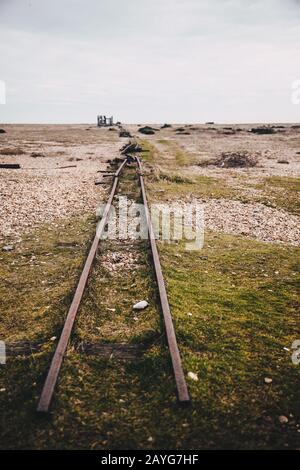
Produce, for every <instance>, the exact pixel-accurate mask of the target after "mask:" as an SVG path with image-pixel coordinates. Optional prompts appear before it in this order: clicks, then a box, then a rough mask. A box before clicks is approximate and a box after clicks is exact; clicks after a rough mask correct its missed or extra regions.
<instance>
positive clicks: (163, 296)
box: [37, 157, 190, 413]
mask: <svg viewBox="0 0 300 470" xmlns="http://www.w3.org/2000/svg"><path fill="white" fill-rule="evenodd" d="M129 158H130V157H128V159H129ZM128 159H127V158H126V159H125V160H124V161H123V162H122V164H121V165H120V166H119V168H118V170H117V171H116V173H114V174H113V175H112V176H113V177H114V180H113V184H112V188H111V192H110V195H109V198H108V201H107V203H106V206H105V209H104V212H103V216H102V219H101V221H100V222H99V224H98V226H97V231H96V235H95V238H94V241H93V243H92V246H91V249H90V251H89V254H88V257H87V259H86V262H85V265H84V268H83V271H82V273H81V276H80V279H79V282H78V285H77V288H76V291H75V294H74V297H73V300H72V303H71V306H70V308H69V311H68V314H67V317H66V321H65V324H64V327H63V330H62V333H61V336H60V339H59V342H58V345H57V347H56V350H55V353H54V355H53V358H52V361H51V365H50V368H49V371H48V374H47V377H46V380H45V383H44V386H43V390H42V393H41V396H40V400H39V403H38V406H37V411H38V412H41V413H47V412H48V411H49V407H50V404H51V400H52V397H53V393H54V390H55V386H56V383H57V379H58V375H59V372H60V369H61V366H62V362H63V357H64V354H65V352H66V349H67V346H68V342H69V339H70V336H71V333H72V329H73V326H74V322H75V319H76V315H77V312H78V309H79V306H80V302H81V299H82V296H83V293H84V289H85V287H86V284H87V280H88V277H89V274H90V271H91V268H92V264H93V261H94V258H95V255H96V253H97V249H98V245H99V241H100V239H101V236H102V233H103V230H104V228H105V225H106V223H107V220H108V215H109V210H110V208H111V205H112V201H113V198H114V196H115V193H116V190H117V186H118V181H119V175H120V173H121V171H122V169H123V168H124V166H125V165H126V162H127V161H128ZM136 162H137V165H138V169H139V172H138V174H139V181H140V186H141V192H142V198H143V203H144V207H145V215H146V221H147V227H148V235H149V241H150V247H151V252H152V257H153V264H154V270H155V275H156V280H157V286H158V291H159V298H160V304H161V310H162V313H163V318H164V324H165V331H166V336H167V342H168V347H169V351H170V356H171V361H172V366H173V371H174V376H175V382H176V388H177V396H178V401H179V402H180V403H189V402H190V397H189V393H188V388H187V384H186V381H185V376H184V372H183V369H182V363H181V358H180V353H179V349H178V344H177V340H176V334H175V328H174V324H173V320H172V316H171V311H170V306H169V301H168V296H167V290H166V286H165V282H164V278H163V274H162V268H161V264H160V260H159V254H158V249H157V246H156V241H155V235H154V230H153V225H152V222H151V216H150V211H149V207H148V201H147V196H146V190H145V185H144V179H143V175H142V165H141V161H140V159H139V158H138V157H136Z"/></svg>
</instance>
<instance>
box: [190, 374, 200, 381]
mask: <svg viewBox="0 0 300 470" xmlns="http://www.w3.org/2000/svg"><path fill="white" fill-rule="evenodd" d="M188 378H189V379H192V380H194V381H195V382H198V380H199V379H198V375H197V374H195V373H194V372H188Z"/></svg>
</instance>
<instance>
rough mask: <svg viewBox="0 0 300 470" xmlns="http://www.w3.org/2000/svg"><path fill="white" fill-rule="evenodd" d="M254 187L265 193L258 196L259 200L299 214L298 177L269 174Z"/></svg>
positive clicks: (299, 188) (299, 189)
mask: <svg viewBox="0 0 300 470" xmlns="http://www.w3.org/2000/svg"><path fill="white" fill-rule="evenodd" d="M256 188H257V189H262V190H263V191H264V193H265V194H264V195H263V196H262V197H261V198H259V199H260V202H262V203H264V204H267V205H270V206H274V207H279V208H282V209H285V210H287V211H288V212H291V213H294V214H297V215H299V214H300V178H288V177H285V176H270V177H268V178H265V179H264V181H263V182H262V183H260V184H258V185H256Z"/></svg>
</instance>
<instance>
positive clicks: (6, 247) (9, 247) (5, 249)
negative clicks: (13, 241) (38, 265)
mask: <svg viewBox="0 0 300 470" xmlns="http://www.w3.org/2000/svg"><path fill="white" fill-rule="evenodd" d="M13 249H14V246H13V245H5V246H4V247H3V248H2V251H12V250H13Z"/></svg>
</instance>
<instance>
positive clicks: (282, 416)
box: [278, 415, 289, 424]
mask: <svg viewBox="0 0 300 470" xmlns="http://www.w3.org/2000/svg"><path fill="white" fill-rule="evenodd" d="M278 419H279V422H280V424H287V423H288V422H289V419H288V418H287V417H286V416H284V415H281V416H279V418H278Z"/></svg>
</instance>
